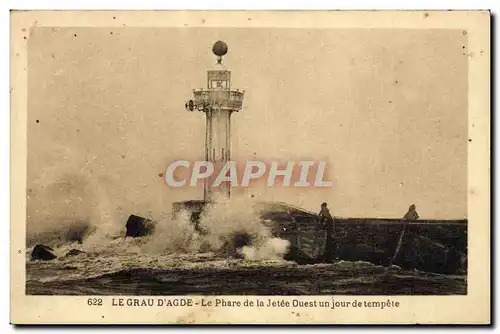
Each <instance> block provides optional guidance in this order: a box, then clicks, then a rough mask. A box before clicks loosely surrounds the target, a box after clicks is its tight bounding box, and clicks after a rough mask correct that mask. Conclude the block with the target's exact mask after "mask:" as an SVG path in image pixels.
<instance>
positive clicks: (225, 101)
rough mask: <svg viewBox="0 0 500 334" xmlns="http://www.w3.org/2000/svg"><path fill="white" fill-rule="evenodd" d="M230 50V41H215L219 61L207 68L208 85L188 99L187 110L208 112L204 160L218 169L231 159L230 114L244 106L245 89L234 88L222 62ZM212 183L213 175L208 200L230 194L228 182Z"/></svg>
mask: <svg viewBox="0 0 500 334" xmlns="http://www.w3.org/2000/svg"><path fill="white" fill-rule="evenodd" d="M227 50H228V47H227V44H226V43H224V42H222V41H217V42H216V43H215V44H214V45H213V47H212V51H213V53H214V54H215V55H216V56H217V63H216V65H215V67H214V68H213V69H211V70H208V71H207V88H206V89H203V88H202V89H194V90H193V93H194V100H189V101H188V102H187V103H186V109H187V110H188V111H194V110H198V111H201V112H203V113H205V116H206V134H205V160H206V161H210V162H212V163H213V165H214V169H215V170H216V171H220V170H221V168H222V166H224V164H225V163H226V162H227V161H230V160H231V115H232V113H233V112H239V111H240V110H241V108H242V106H243V97H244V93H245V92H244V91H240V90H238V89H232V88H231V71H229V70H228V69H227V68H226V67H225V66H224V65H223V64H222V57H223V56H224V55H225V54H226V53H227ZM212 183H213V180H211V179H206V180H205V185H204V200H205V202H209V201H212V200H213V199H214V197H215V196H217V197H222V198H229V197H230V196H231V184H230V183H229V182H223V183H222V184H221V185H220V186H218V187H212Z"/></svg>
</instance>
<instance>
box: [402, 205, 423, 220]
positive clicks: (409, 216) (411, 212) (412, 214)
mask: <svg viewBox="0 0 500 334" xmlns="http://www.w3.org/2000/svg"><path fill="white" fill-rule="evenodd" d="M418 218H420V217H419V216H418V213H417V211H416V207H415V204H412V205H410V208H409V209H408V212H407V213H406V215H405V216H404V217H403V219H404V220H418Z"/></svg>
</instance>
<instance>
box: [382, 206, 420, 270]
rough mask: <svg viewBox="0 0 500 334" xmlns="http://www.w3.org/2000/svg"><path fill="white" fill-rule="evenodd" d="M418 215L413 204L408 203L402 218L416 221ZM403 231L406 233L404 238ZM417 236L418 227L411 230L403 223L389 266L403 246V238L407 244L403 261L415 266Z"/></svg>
mask: <svg viewBox="0 0 500 334" xmlns="http://www.w3.org/2000/svg"><path fill="white" fill-rule="evenodd" d="M419 218H420V217H419V216H418V213H417V211H416V207H415V204H412V205H410V207H409V208H408V212H407V213H406V214H405V215H404V217H403V220H406V221H410V222H411V221H416V220H418V219H419ZM405 233H406V234H407V236H406V238H405ZM417 236H418V227H414V228H413V229H412V230H408V224H407V223H404V224H403V229H402V230H401V234H400V235H399V240H398V244H397V246H396V250H395V252H394V255H393V257H392V259H391V261H390V264H389V266H391V265H392V264H393V263H394V261H395V260H396V258H397V256H398V254H399V252H400V250H401V247H402V246H403V243H404V239H406V244H407V247H406V248H407V249H406V254H405V255H404V256H403V258H404V260H405V261H404V262H407V264H408V265H410V266H411V267H413V268H415V266H416V260H417V250H416V245H415V242H416V240H415V239H416V237H417Z"/></svg>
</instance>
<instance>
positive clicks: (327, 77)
mask: <svg viewBox="0 0 500 334" xmlns="http://www.w3.org/2000/svg"><path fill="white" fill-rule="evenodd" d="M217 40H224V41H225V42H226V43H227V44H228V46H229V52H228V54H227V55H226V56H225V57H224V64H225V66H227V67H228V68H229V69H230V70H231V71H232V86H233V87H234V88H239V89H244V90H245V91H246V93H245V99H244V102H243V105H244V106H243V110H242V111H241V112H239V113H237V114H234V115H233V117H232V129H231V132H232V147H231V151H232V159H233V160H236V161H244V160H245V159H248V158H252V159H261V160H265V161H270V160H280V161H283V160H295V161H298V160H325V161H327V163H328V177H329V179H330V180H332V181H333V187H332V188H327V189H315V188H307V189H304V188H300V189H299V188H269V187H264V186H257V187H254V188H249V189H235V191H234V192H233V193H234V194H235V196H249V195H251V194H253V195H254V196H256V198H258V199H260V200H272V201H281V202H287V203H290V204H293V205H297V206H301V207H303V208H305V209H307V210H311V211H319V209H320V204H321V203H322V202H324V201H326V202H328V203H329V207H330V211H331V212H332V214H333V215H335V216H339V217H381V218H384V217H385V218H400V217H402V216H404V214H405V213H406V211H407V210H408V207H409V206H410V205H411V204H415V205H416V208H417V212H418V213H419V215H420V217H421V218H428V219H455V218H465V217H467V143H468V141H467V140H468V137H467V127H468V123H467V84H468V83H467V82H468V81H467V56H466V55H465V54H466V49H467V36H465V35H462V32H461V30H447V29H439V30H437V29H436V30H433V29H425V30H424V29H422V30H410V29H397V30H390V29H309V30H308V29H269V28H245V29H243V28H242V29H235V28H224V29H216V28H118V29H115V28H109V29H108V28H34V29H32V30H31V35H30V37H29V41H28V180H27V188H28V223H29V221H30V220H32V221H37V220H38V219H39V217H41V216H42V215H44V216H45V217H50V216H54V217H56V216H57V217H62V216H64V217H67V218H68V219H70V218H71V217H72V216H85V215H88V214H90V213H89V212H90V211H95V209H96V208H97V211H99V212H101V211H103V210H104V209H102V208H103V207H105V211H106V212H110V214H111V215H113V216H115V217H119V218H118V219H123V217H126V216H127V215H128V214H131V213H135V214H138V215H143V216H152V217H156V216H161V215H163V214H165V213H168V212H171V208H172V206H171V203H172V202H173V201H180V200H188V199H202V198H203V190H202V189H201V188H175V189H174V188H169V187H168V186H167V185H165V183H164V180H163V178H162V177H161V173H164V171H165V169H166V167H167V166H168V164H169V163H170V162H172V161H174V160H179V159H181V160H196V159H201V158H203V156H204V151H203V150H204V140H205V119H204V115H203V114H201V113H196V112H193V113H191V112H187V111H186V110H185V108H184V103H185V102H186V101H187V100H189V99H191V98H192V89H194V88H202V87H204V86H205V85H206V71H207V70H208V69H210V68H212V67H213V66H214V64H215V62H216V59H215V56H214V55H213V54H212V52H211V47H212V44H213V43H214V42H215V41H217Z"/></svg>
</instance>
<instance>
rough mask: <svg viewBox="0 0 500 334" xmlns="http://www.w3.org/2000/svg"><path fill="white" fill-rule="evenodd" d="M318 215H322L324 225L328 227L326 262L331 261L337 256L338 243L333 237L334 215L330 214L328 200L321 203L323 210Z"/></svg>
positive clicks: (321, 219)
mask: <svg viewBox="0 0 500 334" xmlns="http://www.w3.org/2000/svg"><path fill="white" fill-rule="evenodd" d="M318 215H319V216H320V222H321V225H322V227H323V228H326V245H325V260H326V262H330V261H332V259H333V258H336V257H337V254H336V253H337V245H336V242H335V239H334V238H333V233H334V229H335V226H334V221H333V217H332V215H331V214H330V210H328V204H327V203H326V202H323V203H322V204H321V211H320V212H319V214H318Z"/></svg>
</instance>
